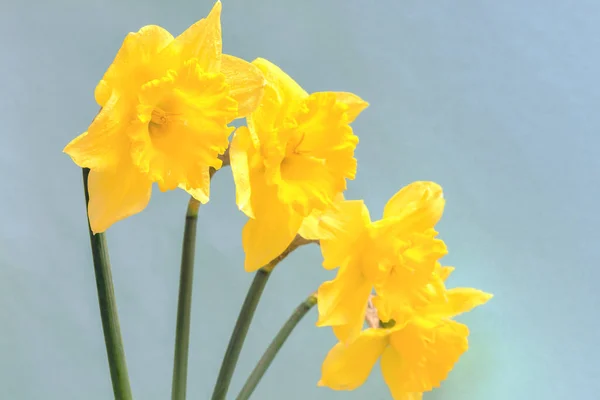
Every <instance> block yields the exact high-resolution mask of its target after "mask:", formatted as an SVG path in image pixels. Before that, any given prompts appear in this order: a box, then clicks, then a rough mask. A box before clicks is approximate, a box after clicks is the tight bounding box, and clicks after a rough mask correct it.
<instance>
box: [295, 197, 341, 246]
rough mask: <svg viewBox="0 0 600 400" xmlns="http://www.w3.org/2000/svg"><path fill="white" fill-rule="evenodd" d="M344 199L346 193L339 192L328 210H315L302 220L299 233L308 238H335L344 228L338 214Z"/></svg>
mask: <svg viewBox="0 0 600 400" xmlns="http://www.w3.org/2000/svg"><path fill="white" fill-rule="evenodd" d="M343 201H344V194H343V193H338V194H337V195H336V196H335V198H334V199H333V204H332V205H331V207H329V208H328V209H326V210H319V209H315V210H313V211H312V212H311V213H310V215H309V216H308V217H306V218H304V220H303V221H302V226H301V227H300V230H299V231H298V234H299V235H300V236H302V237H303V238H305V239H308V240H321V239H334V238H335V236H336V235H335V234H336V233H337V232H340V231H341V230H342V229H343V227H342V223H341V220H340V219H339V218H337V215H336V214H339V212H340V211H339V210H340V204H342V202H343Z"/></svg>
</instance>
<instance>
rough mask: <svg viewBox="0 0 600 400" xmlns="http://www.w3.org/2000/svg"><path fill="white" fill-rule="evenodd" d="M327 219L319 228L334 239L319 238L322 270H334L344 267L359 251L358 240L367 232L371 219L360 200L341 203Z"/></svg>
mask: <svg viewBox="0 0 600 400" xmlns="http://www.w3.org/2000/svg"><path fill="white" fill-rule="evenodd" d="M327 217H328V218H323V220H324V222H323V223H322V224H321V226H322V227H326V229H327V230H329V231H330V232H332V235H333V236H334V238H333V239H327V238H321V254H323V268H325V269H334V268H337V267H342V266H344V265H346V263H347V262H348V261H349V260H350V259H351V258H352V257H353V256H354V255H355V254H357V253H358V252H360V251H361V247H360V243H359V238H360V237H361V235H363V234H365V232H366V231H367V225H368V224H369V223H370V222H371V219H370V216H369V210H368V209H367V207H366V206H365V203H364V202H363V201H362V200H346V201H343V202H341V203H339V204H338V206H337V209H336V210H335V211H333V212H332V214H331V215H328V216H327Z"/></svg>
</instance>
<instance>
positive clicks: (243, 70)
mask: <svg viewBox="0 0 600 400" xmlns="http://www.w3.org/2000/svg"><path fill="white" fill-rule="evenodd" d="M221 73H223V74H224V75H225V77H226V81H227V83H228V84H229V95H230V96H231V97H233V98H234V99H235V100H236V101H237V102H238V117H246V116H247V115H248V114H250V113H251V112H253V111H254V110H255V109H256V108H257V107H258V105H259V103H260V100H261V99H262V96H263V92H264V88H265V85H266V81H265V77H264V75H263V74H262V72H261V71H260V69H258V67H256V66H255V65H253V64H251V63H249V62H248V61H245V60H242V59H241V58H237V57H234V56H230V55H227V54H223V55H222V57H221Z"/></svg>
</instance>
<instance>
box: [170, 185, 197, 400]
mask: <svg viewBox="0 0 600 400" xmlns="http://www.w3.org/2000/svg"><path fill="white" fill-rule="evenodd" d="M199 207H200V202H199V201H198V200H196V199H194V198H193V197H190V201H189V203H188V207H187V212H186V215H185V229H184V233H183V248H182V251H181V273H180V276H179V299H178V304H177V325H176V330H175V355H174V360H173V385H172V388H171V398H172V399H173V400H185V396H186V388H187V367H188V351H189V345H190V320H191V310H192V286H193V281H194V256H195V250H196V225H197V222H198V209H199Z"/></svg>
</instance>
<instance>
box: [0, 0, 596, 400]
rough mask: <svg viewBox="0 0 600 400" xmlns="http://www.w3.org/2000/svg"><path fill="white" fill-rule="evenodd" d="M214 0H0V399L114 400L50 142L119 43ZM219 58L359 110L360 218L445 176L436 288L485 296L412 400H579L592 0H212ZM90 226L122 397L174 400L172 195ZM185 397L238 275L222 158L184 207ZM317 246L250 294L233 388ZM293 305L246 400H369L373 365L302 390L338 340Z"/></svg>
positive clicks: (81, 104)
mask: <svg viewBox="0 0 600 400" xmlns="http://www.w3.org/2000/svg"><path fill="white" fill-rule="evenodd" d="M211 6H212V0H193V1H175V0H174V1H173V2H168V1H158V0H151V1H148V0H135V1H134V0H128V1H117V0H103V1H100V0H96V1H75V0H72V1H67V0H60V1H47V2H42V1H37V2H36V1H32V0H29V1H22V2H17V1H13V2H7V1H6V0H5V1H3V2H2V8H1V9H2V11H1V12H0V45H1V49H2V53H3V55H2V62H1V63H0V120H1V122H2V125H1V126H2V128H1V130H0V132H1V135H2V136H1V137H2V141H1V144H0V174H1V176H0V177H1V184H2V191H1V195H0V399H23V400H38V399H40V400H45V399H64V400H70V399H73V400H79V399H86V400H104V399H109V398H111V396H112V392H111V387H110V381H109V375H108V368H107V363H106V360H105V349H104V342H103V339H102V333H101V326H100V320H99V315H98V306H97V303H96V293H95V285H94V279H93V273H92V266H91V260H90V254H89V253H90V252H89V242H88V237H87V231H86V222H85V212H84V203H83V194H82V189H81V171H80V169H79V168H77V167H76V166H75V165H74V164H72V162H71V161H70V159H69V158H68V157H67V156H66V155H64V154H62V153H61V150H62V148H63V146H64V145H65V144H66V143H67V142H68V141H69V140H71V138H73V137H74V136H75V135H77V134H79V133H80V132H82V131H83V130H85V129H86V127H87V125H88V124H89V122H90V121H91V119H92V118H93V117H94V115H95V114H96V112H97V109H98V106H97V105H96V104H95V103H94V99H93V89H94V87H95V84H96V82H97V81H98V79H99V78H100V77H101V76H102V73H103V72H104V70H105V68H106V67H107V66H108V64H109V63H110V61H111V60H112V57H113V56H114V54H115V52H116V51H117V49H118V47H119V46H120V44H121V41H122V39H123V37H124V36H125V34H126V33H127V32H129V31H135V30H137V29H139V28H140V27H141V26H143V25H146V24H159V25H162V26H164V27H166V28H167V29H169V30H171V31H172V32H173V33H175V34H178V33H180V32H181V31H183V30H184V29H185V28H186V27H187V26H188V25H190V24H191V23H193V22H194V21H195V20H197V19H199V18H201V17H203V16H205V15H206V14H207V13H208V11H209V10H210V8H211ZM223 12H224V14H223V34H224V36H223V42H224V46H225V51H226V52H228V53H232V54H236V55H238V56H241V57H244V58H246V59H250V60H251V59H253V58H255V57H258V56H261V57H265V58H268V59H270V60H272V61H273V62H275V63H277V64H279V65H280V66H281V67H282V68H283V69H284V70H286V71H287V72H288V73H289V74H291V75H292V76H293V77H294V78H295V79H296V80H297V81H298V82H300V83H301V84H302V85H303V86H304V87H305V88H306V89H307V90H309V91H320V90H346V91H352V92H354V93H357V94H359V95H360V96H362V97H363V98H364V99H366V100H368V101H369V102H370V103H371V107H370V108H369V109H368V110H366V111H365V112H364V114H363V115H361V116H360V118H359V119H358V120H357V121H356V123H355V124H354V127H355V131H356V132H357V134H358V135H359V136H360V140H361V142H360V145H359V148H358V151H357V157H358V159H359V165H360V166H359V173H358V176H357V179H356V181H355V182H352V183H351V185H350V189H349V191H348V197H351V198H364V199H365V200H366V202H367V204H368V205H369V207H370V209H371V212H372V215H373V216H378V215H380V212H381V210H382V208H383V205H384V203H385V201H386V200H387V199H388V198H389V197H390V196H391V195H392V194H393V193H394V192H395V191H396V190H398V189H399V188H400V187H401V186H403V185H405V184H407V183H409V182H411V181H413V180H435V181H437V182H439V183H440V184H442V185H443V187H444V189H445V194H446V198H447V201H448V202H447V208H446V213H445V215H444V218H443V222H442V223H441V224H440V226H439V230H440V232H441V236H442V238H443V239H445V240H446V242H447V244H448V246H449V249H450V254H449V256H448V257H447V258H446V260H445V261H446V263H448V264H450V265H455V266H456V267H457V270H456V272H455V274H454V275H453V277H452V279H451V284H454V285H468V286H474V287H477V288H480V289H484V290H486V291H489V292H492V293H494V294H495V296H496V297H495V298H494V299H493V300H492V301H491V302H490V303H489V304H488V305H487V306H485V307H483V308H481V309H478V310H476V311H475V312H473V313H471V314H469V315H467V316H465V317H463V318H461V320H462V321H465V322H467V323H468V324H469V326H470V327H471V331H472V334H471V349H470V351H469V352H468V354H466V355H465V356H464V357H463V358H462V359H461V361H460V363H459V364H458V366H457V367H456V369H455V370H454V371H453V372H452V373H451V375H450V377H449V379H448V380H447V381H446V382H445V383H444V384H443V388H442V389H440V390H438V391H437V392H434V393H433V394H431V395H427V396H426V399H427V400H433V399H438V400H441V399H443V400H449V399H457V400H475V399H477V400H479V399H486V400H505V399H512V400H526V399H533V400H536V399H540V400H541V399H550V400H563V399H596V398H598V392H599V391H600V379H598V376H599V375H600V368H599V366H598V365H599V363H598V359H599V358H600V350H599V346H598V340H597V339H598V336H599V335H598V327H599V324H598V319H599V318H600V316H599V315H598V306H600V300H599V297H600V296H599V295H598V294H597V292H596V291H595V287H596V281H597V280H598V278H600V272H598V271H599V270H598V268H599V266H598V251H597V249H598V239H599V235H598V222H599V221H600V217H599V216H598V212H597V209H598V202H599V199H600V175H599V172H600V161H598V157H597V154H598V146H599V145H600V137H599V136H598V135H599V130H600V116H599V115H600V114H599V113H598V106H599V104H600V90H599V84H598V71H599V61H600V55H599V54H600V53H598V51H599V50H598V49H599V48H600V3H599V2H597V1H594V0H588V1H584V0H577V1H570V2H568V1H562V2H558V1H555V2H551V1H543V0H537V1H533V0H529V1H517V0H509V1H502V2H501V1H484V0H480V1H475V0H471V1H450V0H436V1H424V0H403V1H393V0H387V1H366V0H353V1H349V0H336V1H333V0H328V1H318V0H304V1H294V2H292V1H282V0H277V1H275V0H271V1H253V2H251V1H242V0H237V1H236V0H224V11H223ZM155 194H156V195H155V197H154V198H153V200H152V202H151V205H150V207H149V208H148V209H147V210H146V211H145V212H144V213H143V214H140V215H138V216H135V217H133V218H130V219H128V220H127V221H124V222H122V223H119V224H117V225H115V226H114V227H113V228H112V229H111V230H110V232H109V234H108V238H109V242H110V246H111V252H112V254H111V255H112V260H113V269H114V279H115V285H116V291H117V296H118V301H119V307H120V316H121V321H122V329H123V335H124V340H125V345H126V348H127V356H128V363H129V371H130V375H131V379H132V385H133V389H134V392H135V395H136V398H137V399H142V400H154V399H157V400H161V399H167V398H169V396H170V380H171V364H172V347H173V339H174V321H175V308H176V294H177V282H178V268H179V267H178V265H179V257H180V255H179V251H180V248H179V247H180V240H181V235H182V233H181V232H182V226H183V213H184V209H185V205H186V195H185V194H184V193H182V192H171V193H167V194H161V193H159V192H156V193H155ZM200 218H201V219H200V226H199V238H198V253H197V254H198V258H199V260H198V263H197V269H196V272H197V274H196V279H195V287H194V290H195V292H194V305H193V313H194V319H193V332H192V335H193V337H192V345H191V361H190V363H191V365H190V371H189V372H190V377H189V398H190V399H206V398H208V396H209V393H210V391H211V388H212V385H213V383H214V381H215V378H216V374H217V370H218V363H219V361H220V359H221V357H222V355H223V352H224V349H225V347H226V344H227V341H228V338H229V333H230V331H231V328H232V326H233V324H234V321H235V318H236V316H237V312H238V310H239V307H240V305H241V302H242V299H243V297H244V295H245V291H246V289H247V287H248V285H249V283H250V280H251V275H249V274H246V273H244V272H243V271H242V257H243V253H242V250H241V244H240V229H241V227H242V225H243V223H244V221H245V219H244V217H243V216H242V214H241V213H240V212H238V211H237V210H236V208H235V204H234V193H233V184H232V179H231V176H230V170H224V171H222V172H221V173H219V174H218V175H217V176H216V178H215V180H214V183H213V193H212V201H211V203H210V205H209V206H207V207H205V208H203V209H202V210H201V215H200ZM319 264H320V254H319V251H318V249H317V248H316V247H313V248H310V249H303V250H302V251H299V252H298V253H296V254H293V256H292V257H290V258H289V259H288V260H286V262H285V263H284V264H283V265H282V266H281V268H279V269H278V271H277V272H276V273H275V275H274V277H273V280H272V282H270V284H269V285H268V287H267V290H266V293H265V296H264V299H263V301H262V303H261V305H260V307H259V309H258V315H257V318H256V320H255V323H254V325H253V326H252V328H251V331H250V333H249V337H248V342H247V346H246V347H245V349H244V351H243V353H242V357H241V361H240V365H239V368H238V370H237V374H236V375H235V379H234V382H233V388H232V391H231V392H230V394H231V395H232V396H233V395H235V394H237V391H238V390H239V388H240V387H241V384H242V382H243V381H244V379H245V377H246V376H247V374H248V373H249V371H250V369H251V368H252V367H253V365H254V363H255V361H256V360H257V359H258V357H259V356H260V354H261V353H262V351H263V349H264V348H265V346H266V344H267V343H268V341H269V340H270V338H271V337H272V335H273V334H274V333H275V332H276V330H277V329H278V328H279V326H280V325H281V323H282V322H283V321H284V320H285V319H286V318H287V316H288V315H289V313H290V312H291V311H292V309H293V308H294V307H295V306H296V304H297V303H298V302H299V301H300V300H301V299H302V298H304V297H305V296H306V295H307V294H308V293H309V292H311V291H312V290H313V289H315V288H316V287H317V285H318V284H319V283H320V282H321V281H323V280H325V279H327V278H328V277H330V276H331V274H328V273H326V272H325V271H324V270H322V269H321V268H320V266H319ZM314 321H315V314H314V313H312V314H310V315H309V316H308V317H307V318H306V319H305V320H304V321H303V322H302V324H301V326H300V327H299V329H298V330H297V331H296V332H295V333H294V334H293V336H292V337H291V339H290V341H289V344H288V345H287V347H286V348H284V350H283V351H282V352H281V354H280V356H279V357H278V358H277V360H276V362H275V363H274V365H273V367H272V369H271V370H270V371H269V372H268V374H267V376H266V378H265V379H264V381H263V382H262V384H261V385H260V387H259V389H258V390H257V392H256V394H255V397H254V398H256V399H282V398H286V399H305V398H311V399H366V398H369V399H388V398H390V397H389V394H388V391H387V388H386V386H385V385H384V383H383V381H382V379H381V377H380V374H379V369H378V367H377V368H376V372H375V373H374V374H373V375H372V376H371V378H370V379H369V381H368V383H367V384H365V385H364V386H363V387H362V388H361V389H359V390H357V391H355V392H351V393H343V392H341V393H335V392H332V391H329V390H328V389H323V388H317V387H316V382H317V380H318V378H319V373H320V363H321V361H322V359H323V357H324V356H325V354H326V352H327V351H328V349H329V348H330V347H331V346H332V345H333V343H334V338H333V335H332V334H331V332H330V331H329V330H327V329H317V328H315V327H314V326H313V324H314Z"/></svg>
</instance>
